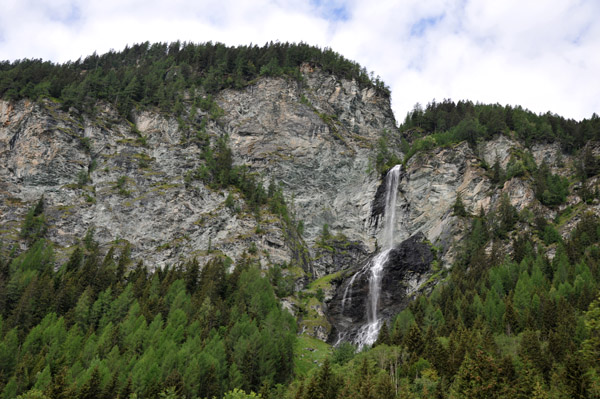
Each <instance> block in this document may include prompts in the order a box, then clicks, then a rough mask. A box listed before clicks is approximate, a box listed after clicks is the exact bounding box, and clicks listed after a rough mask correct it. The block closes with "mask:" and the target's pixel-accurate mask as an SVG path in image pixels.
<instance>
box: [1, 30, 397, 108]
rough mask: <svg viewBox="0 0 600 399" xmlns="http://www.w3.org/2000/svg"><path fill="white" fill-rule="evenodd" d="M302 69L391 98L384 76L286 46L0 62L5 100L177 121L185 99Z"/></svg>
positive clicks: (150, 47)
mask: <svg viewBox="0 0 600 399" xmlns="http://www.w3.org/2000/svg"><path fill="white" fill-rule="evenodd" d="M303 63H310V64H313V65H315V66H318V67H320V68H322V70H323V71H325V72H330V73H332V74H334V75H336V76H338V77H340V78H346V79H356V81H357V82H358V83H359V84H360V85H361V86H372V87H375V88H376V89H377V90H378V91H379V92H380V93H382V94H383V95H385V96H389V89H388V88H387V87H385V85H384V84H383V82H382V81H381V80H380V79H379V78H378V77H377V78H374V77H373V74H372V73H371V74H369V73H367V71H366V69H364V68H361V67H360V66H359V65H358V64H357V63H355V62H352V61H349V60H347V59H346V58H344V57H343V56H341V55H340V54H338V53H336V52H335V51H333V50H331V49H320V48H318V47H314V46H309V45H307V44H303V43H300V44H290V43H279V42H277V43H269V44H266V45H264V46H263V47H258V46H256V45H254V46H252V45H250V46H238V47H228V46H225V45H224V44H221V43H214V44H213V43H211V42H208V43H205V44H194V43H185V42H184V43H180V42H173V43H170V44H166V43H155V44H150V43H148V42H146V43H142V44H136V45H133V46H131V47H127V48H125V49H124V50H123V51H120V52H115V51H110V52H108V53H106V54H103V55H100V56H99V55H96V54H94V55H91V56H89V57H86V58H85V59H84V60H81V59H80V60H77V61H75V62H67V63H64V64H55V63H52V62H48V61H42V60H36V59H34V60H29V59H25V60H18V61H14V62H8V61H4V62H1V63H0V97H2V98H5V99H8V100H18V99H21V98H30V99H34V100H35V99H40V98H55V99H57V100H58V101H60V102H61V103H62V104H63V107H64V109H65V110H68V109H69V108H70V107H74V108H76V109H78V110H80V111H85V112H88V113H90V112H93V111H94V106H95V105H96V103H97V101H98V100H102V101H106V102H108V103H111V104H113V105H114V106H115V107H116V108H117V109H118V110H119V112H120V113H121V114H122V115H123V116H125V117H127V116H129V112H131V109H132V107H133V106H150V105H154V106H158V107H159V108H160V109H161V110H162V111H164V112H175V113H176V114H177V115H178V114H179V113H181V111H182V110H183V106H182V102H183V100H184V98H186V93H187V95H190V93H192V95H195V94H198V95H200V94H202V95H204V94H206V93H208V94H214V93H216V92H218V91H219V90H222V89H225V88H242V87H244V86H246V85H248V84H250V83H252V81H254V80H255V79H256V78H258V77H260V76H288V77H291V78H293V79H297V80H299V81H301V79H302V75H301V74H300V69H299V66H300V65H302V64H303ZM197 90H201V92H197Z"/></svg>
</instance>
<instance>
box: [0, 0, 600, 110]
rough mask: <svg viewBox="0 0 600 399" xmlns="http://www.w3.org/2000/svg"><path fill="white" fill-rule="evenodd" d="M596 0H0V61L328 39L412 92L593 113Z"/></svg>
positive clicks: (599, 88) (597, 66)
mask: <svg viewBox="0 0 600 399" xmlns="http://www.w3.org/2000/svg"><path fill="white" fill-rule="evenodd" d="M598 21H600V1H599V0H373V1H369V2H367V1H366V0H362V1H359V0H345V1H344V0H332V1H325V0H253V1H248V0H246V1H242V0H100V1H91V0H2V11H1V12H0V60H11V61H12V60H16V59H22V58H41V59H44V60H51V61H54V62H66V61H69V60H76V59H78V58H80V57H81V58H84V57H85V56H87V55H90V54H92V53H93V52H94V51H96V52H97V53H98V54H102V53H104V52H107V51H108V50H110V49H114V50H121V49H123V48H124V47H125V46H126V45H128V44H129V45H131V44H134V43H141V42H145V41H149V42H151V43H152V42H171V41H176V40H181V41H189V42H195V43H203V42H207V41H212V42H221V43H225V44H227V45H241V44H244V45H247V44H250V43H253V44H258V45H263V44H265V43H267V42H270V41H280V42H286V41H287V42H300V41H302V42H305V43H308V44H311V45H317V46H320V47H330V48H332V49H333V50H335V51H337V52H338V53H341V54H342V55H344V56H345V57H346V58H348V59H351V60H354V61H357V62H359V63H360V64H361V65H362V66H364V67H366V68H367V69H368V70H369V71H373V73H374V75H375V76H380V77H381V79H382V80H383V81H384V82H385V83H386V84H387V85H388V86H389V87H390V88H391V90H392V108H393V110H394V113H395V115H396V119H397V120H398V122H402V120H403V119H404V117H405V116H406V114H407V112H409V111H410V110H412V109H413V107H414V106H415V104H416V103H420V104H421V105H423V106H426V105H427V103H429V102H431V101H432V100H434V99H435V100H436V101H442V100H444V99H446V98H450V99H452V100H455V101H458V100H466V99H468V100H471V101H473V102H482V103H499V104H502V105H506V104H510V105H521V106H523V107H524V108H527V109H530V110H532V111H534V112H537V113H545V112H547V111H550V112H552V113H556V114H559V115H562V116H564V117H566V118H573V119H577V120H580V119H582V118H589V117H590V116H591V115H592V113H594V112H595V113H597V114H600V22H598Z"/></svg>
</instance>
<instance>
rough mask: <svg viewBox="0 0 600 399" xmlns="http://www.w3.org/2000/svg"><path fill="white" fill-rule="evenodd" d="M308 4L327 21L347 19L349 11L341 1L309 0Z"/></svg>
mask: <svg viewBox="0 0 600 399" xmlns="http://www.w3.org/2000/svg"><path fill="white" fill-rule="evenodd" d="M310 4H311V5H312V6H313V7H314V8H315V9H316V10H317V11H318V13H319V15H320V16H321V17H322V18H325V19H327V20H329V21H347V20H349V19H350V12H349V10H348V7H346V4H345V2H343V1H327V0H311V1H310Z"/></svg>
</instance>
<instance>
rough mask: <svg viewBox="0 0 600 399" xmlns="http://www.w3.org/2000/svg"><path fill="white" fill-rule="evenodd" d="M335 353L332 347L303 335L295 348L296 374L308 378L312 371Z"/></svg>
mask: <svg viewBox="0 0 600 399" xmlns="http://www.w3.org/2000/svg"><path fill="white" fill-rule="evenodd" d="M332 351H333V348H332V346H331V345H329V344H328V343H326V342H323V341H321V340H318V339H316V338H312V337H308V336H305V335H301V336H299V337H298V339H297V340H296V346H295V348H294V373H295V374H296V376H306V375H307V374H308V373H309V372H310V370H312V369H313V368H315V367H316V366H318V365H320V364H322V363H323V361H324V360H325V358H326V357H327V356H330V355H331V353H332Z"/></svg>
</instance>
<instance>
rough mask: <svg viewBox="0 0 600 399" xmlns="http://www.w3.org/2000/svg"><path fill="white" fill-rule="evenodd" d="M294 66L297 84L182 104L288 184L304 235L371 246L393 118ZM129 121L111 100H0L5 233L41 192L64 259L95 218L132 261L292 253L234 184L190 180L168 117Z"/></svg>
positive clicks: (186, 149)
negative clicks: (327, 233)
mask: <svg viewBox="0 0 600 399" xmlns="http://www.w3.org/2000/svg"><path fill="white" fill-rule="evenodd" d="M302 72H303V76H304V80H303V82H302V83H301V84H300V83H297V82H295V81H290V80H288V79H283V78H273V79H260V80H258V81H257V82H256V83H255V84H253V85H251V86H248V87H246V88H245V89H243V90H236V91H234V90H225V91H222V92H220V93H219V94H218V95H217V96H216V97H215V101H216V103H217V104H218V105H219V106H220V107H221V108H222V110H223V115H224V116H222V117H221V118H219V119H218V122H215V121H214V120H212V119H210V118H208V113H207V112H202V111H199V112H197V114H196V115H190V109H186V111H185V112H186V113H187V114H186V117H188V118H195V119H196V120H202V119H203V118H204V119H205V120H206V121H208V124H207V127H206V131H207V133H208V135H209V136H211V137H220V136H222V135H228V136H229V145H230V147H231V148H232V150H233V155H234V163H235V164H245V165H247V166H249V168H250V170H251V171H252V172H257V173H258V174H259V175H260V176H261V180H263V182H264V184H265V186H266V185H267V184H268V182H269V180H271V179H274V180H275V181H276V182H278V183H280V184H281V185H282V186H283V189H284V193H285V195H286V197H287V198H288V202H290V203H291V204H290V208H291V210H292V211H293V212H294V213H295V215H296V219H297V220H302V221H303V222H304V226H305V228H304V240H305V241H306V245H308V246H309V247H310V246H311V245H312V244H314V242H315V240H316V238H317V236H318V234H319V232H320V230H321V229H322V226H323V224H325V223H328V224H329V225H330V228H331V230H332V231H334V232H343V233H344V234H346V235H347V236H348V237H349V238H352V239H355V240H358V241H360V242H361V243H364V245H365V246H366V248H372V247H373V245H374V240H373V238H372V237H371V233H372V232H370V231H369V230H368V229H367V228H366V226H367V222H368V215H369V210H370V198H371V197H372V195H371V194H370V193H371V192H374V190H375V187H376V185H377V176H376V175H375V174H373V173H368V172H367V170H368V168H369V157H370V155H371V149H370V148H371V147H372V145H373V143H374V142H375V140H376V139H377V137H378V135H379V134H380V132H381V130H382V129H384V128H388V129H391V128H393V127H394V120H393V115H392V113H391V110H390V106H389V101H388V99H386V98H382V97H379V96H377V95H376V93H375V92H374V91H373V90H368V89H362V90H361V89H359V87H358V85H357V84H356V83H355V82H351V81H340V80H337V79H336V78H335V77H333V76H331V75H328V74H324V73H321V72H320V71H318V70H313V69H312V68H310V67H308V66H306V67H305V68H304V69H303V71H302ZM134 122H135V124H134V125H131V124H130V123H128V122H126V121H124V120H122V119H121V118H119V117H118V114H117V113H116V112H115V110H114V109H112V108H111V107H110V106H107V105H98V106H97V113H96V115H95V116H93V117H92V116H89V115H80V114H79V113H78V112H76V110H71V112H63V111H61V110H60V109H59V107H58V105H56V104H53V103H51V102H49V101H47V102H45V103H43V104H41V105H40V104H36V103H32V102H29V101H20V102H17V103H10V102H6V101H2V102H0V126H1V127H0V185H1V186H0V190H1V195H2V197H3V201H2V204H1V205H0V225H2V238H3V239H4V240H5V241H7V242H9V243H11V242H18V241H19V240H18V234H19V228H20V221H21V220H22V218H23V216H24V214H25V213H26V211H27V209H28V208H29V207H30V206H31V205H32V204H33V203H34V201H37V200H38V199H39V198H40V197H41V196H42V195H43V196H44V202H45V205H46V218H47V220H48V223H49V230H48V234H47V237H49V238H50V239H51V240H52V241H53V242H54V243H55V244H56V248H57V250H58V254H59V257H60V256H62V257H65V256H67V254H68V252H69V250H70V248H71V247H72V246H73V245H75V244H76V242H77V239H79V238H81V237H82V236H83V235H84V234H85V232H86V231H87V230H88V229H89V228H90V227H94V228H95V238H96V239H97V240H98V241H99V242H100V243H101V244H108V243H111V242H115V241H116V240H117V241H118V240H119V239H126V240H128V241H129V242H130V243H131V245H132V250H133V257H134V259H143V260H144V262H145V263H146V264H147V265H148V266H149V267H163V266H165V265H166V264H174V263H177V262H179V261H180V260H182V259H187V258H190V257H192V256H195V257H198V258H199V261H201V262H202V259H203V258H204V257H208V256H211V254H212V253H214V252H222V253H224V254H225V255H227V256H229V257H231V258H232V259H233V260H236V259H239V257H240V256H241V254H242V253H243V252H244V251H245V250H247V249H248V248H249V247H251V246H256V250H255V251H254V252H255V253H256V254H257V257H258V258H260V260H261V263H262V264H263V265H265V266H266V265H268V264H270V263H283V262H288V261H289V259H290V257H291V256H292V253H291V251H292V249H291V248H290V246H289V245H287V243H286V238H285V235H284V233H283V231H282V228H283V226H282V224H281V223H280V222H278V221H277V219H276V218H272V217H268V216H266V217H265V218H263V219H265V220H263V221H262V222H261V224H260V233H259V234H257V233H256V231H257V221H256V218H255V217H254V216H253V215H252V214H250V212H247V211H246V209H245V208H244V206H243V200H242V199H241V196H240V194H239V193H238V192H237V191H236V190H229V191H231V194H232V196H233V198H234V201H235V206H233V207H231V206H230V207H227V206H225V200H226V198H227V195H228V194H229V192H228V190H214V189H210V188H208V187H207V186H205V185H204V184H203V183H201V182H200V181H198V180H191V181H190V180H189V179H188V180H186V179H185V176H186V173H188V172H190V171H193V170H194V169H195V168H197V167H198V166H199V165H201V164H202V162H203V161H202V160H201V159H200V154H201V150H200V149H199V147H198V146H197V145H194V144H189V143H188V139H189V136H190V132H189V131H187V130H186V129H184V128H182V127H181V125H180V123H178V120H177V119H176V118H175V117H174V116H172V115H164V114H161V113H160V112H158V111H156V112H152V111H142V112H134ZM86 175H88V176H89V178H86ZM365 193H366V194H365ZM236 208H237V209H236ZM240 209H241V211H240ZM21 245H23V243H22V242H21ZM209 252H210V253H209ZM322 273H323V272H321V271H319V270H317V271H316V274H322Z"/></svg>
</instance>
